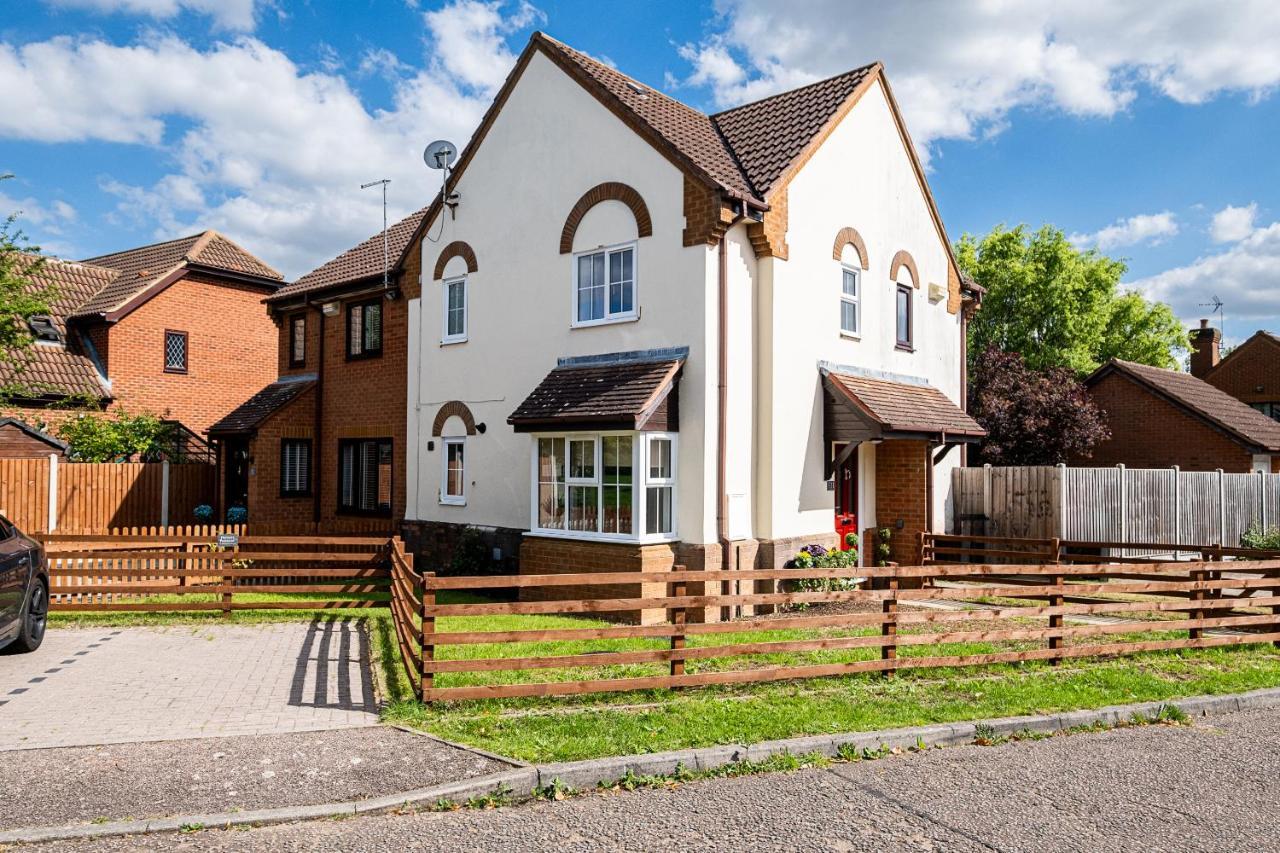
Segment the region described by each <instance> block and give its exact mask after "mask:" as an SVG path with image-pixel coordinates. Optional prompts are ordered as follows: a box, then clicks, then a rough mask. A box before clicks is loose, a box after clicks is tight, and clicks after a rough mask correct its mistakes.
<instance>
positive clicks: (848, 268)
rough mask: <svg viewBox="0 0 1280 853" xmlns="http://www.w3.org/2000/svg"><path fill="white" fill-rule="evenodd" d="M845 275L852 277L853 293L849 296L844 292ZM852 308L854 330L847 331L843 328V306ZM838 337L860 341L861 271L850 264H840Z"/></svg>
mask: <svg viewBox="0 0 1280 853" xmlns="http://www.w3.org/2000/svg"><path fill="white" fill-rule="evenodd" d="M846 275H852V276H853V290H854V293H853V295H852V296H850V295H849V294H848V293H845V290H844V277H845V276H846ZM845 305H852V306H853V325H854V330H853V331H849V330H848V329H846V328H845V327H844V306H845ZM839 323H840V336H841V337H844V338H852V339H853V340H855V341H856V340H861V339H862V270H860V269H858V268H857V267H855V266H853V265H852V264H845V263H842V264H840V318H839Z"/></svg>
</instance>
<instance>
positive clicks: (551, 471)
mask: <svg viewBox="0 0 1280 853" xmlns="http://www.w3.org/2000/svg"><path fill="white" fill-rule="evenodd" d="M675 454H676V437H675V435H674V434H670V433H646V432H608V433H565V434H561V435H539V436H536V437H535V438H534V441H533V477H532V481H533V482H532V485H533V494H532V502H533V512H532V519H531V522H530V527H531V528H532V529H533V530H534V531H535V532H537V533H543V534H549V535H554V536H565V537H570V538H575V539H605V540H625V541H633V542H650V541H653V542H658V541H669V540H671V539H673V538H675V534H676V525H675V501H676V494H675V492H676V488H675V487H676V480H675V464H676V455H675Z"/></svg>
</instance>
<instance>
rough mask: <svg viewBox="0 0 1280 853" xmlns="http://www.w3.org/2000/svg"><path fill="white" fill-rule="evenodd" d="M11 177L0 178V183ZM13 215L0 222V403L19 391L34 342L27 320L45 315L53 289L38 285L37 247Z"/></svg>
mask: <svg viewBox="0 0 1280 853" xmlns="http://www.w3.org/2000/svg"><path fill="white" fill-rule="evenodd" d="M11 177H12V175H0V181H3V180H5V179H7V178H11ZM17 219H18V214H17V213H11V214H9V215H8V216H6V217H5V218H4V219H3V220H0V402H3V401H4V399H5V398H6V397H8V396H12V395H13V394H14V393H16V392H18V391H20V390H21V389H22V387H23V386H22V381H21V371H22V367H23V364H24V355H25V354H26V352H27V351H28V349H29V348H30V347H31V345H32V344H33V343H34V342H35V338H34V337H33V336H32V334H31V329H30V328H29V327H28V326H27V320H28V319H29V318H30V317H32V316H34V315H36V314H48V313H50V311H51V310H52V309H51V308H50V305H49V302H50V299H51V298H52V296H53V289H52V287H50V286H49V285H45V284H41V283H40V281H39V279H38V275H39V272H40V267H41V264H42V261H41V260H40V259H39V257H38V256H37V255H36V253H38V252H39V247H37V246H33V245H31V244H30V243H29V242H28V241H27V238H26V235H24V234H23V233H22V230H21V229H20V228H18V226H17Z"/></svg>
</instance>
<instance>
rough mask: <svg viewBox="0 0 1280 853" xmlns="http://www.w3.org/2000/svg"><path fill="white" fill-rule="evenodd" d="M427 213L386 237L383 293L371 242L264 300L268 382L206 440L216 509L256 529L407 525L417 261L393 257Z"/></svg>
mask: <svg viewBox="0 0 1280 853" xmlns="http://www.w3.org/2000/svg"><path fill="white" fill-rule="evenodd" d="M424 212H425V211H419V212H417V213H415V214H413V215H411V216H409V217H407V218H405V219H404V220H402V221H400V222H398V223H396V224H395V225H393V226H392V227H391V228H390V229H389V231H388V235H387V237H388V245H389V248H390V257H391V260H392V263H393V264H394V265H395V266H394V269H393V270H392V277H391V278H390V280H389V282H388V284H389V287H384V285H383V268H384V261H383V240H382V234H380V233H379V234H377V235H375V236H373V237H370V238H369V239H368V240H366V241H364V242H363V243H361V244H360V245H358V246H355V247H354V248H352V249H350V250H348V251H346V252H343V253H342V254H341V255H339V256H338V257H336V258H334V259H333V260H331V261H329V262H327V263H325V264H323V265H322V266H320V267H318V268H317V269H315V270H312V271H311V272H309V273H307V274H306V275H304V276H302V277H301V278H299V279H298V280H297V281H294V282H292V283H290V284H287V285H286V286H284V287H282V288H281V289H280V290H279V291H277V292H276V293H275V294H273V295H272V296H271V297H270V298H269V299H268V300H267V312H266V313H264V315H263V316H264V317H269V319H268V321H267V322H269V323H271V324H273V325H272V329H273V334H274V335H275V338H274V342H273V352H272V356H271V358H272V361H271V367H272V370H271V375H270V376H269V377H267V378H266V379H265V380H263V381H262V382H261V384H260V385H259V386H257V387H255V388H254V389H253V391H254V392H255V393H252V394H251V395H250V394H245V395H243V396H242V397H241V399H240V401H238V402H240V404H241V405H239V406H238V407H237V408H235V409H234V410H233V411H231V412H229V413H228V414H227V415H226V416H225V417H224V418H222V419H221V420H220V421H219V422H218V423H216V424H214V426H213V428H212V429H210V431H209V435H210V438H211V439H213V440H215V441H216V442H217V444H218V446H219V448H220V453H219V457H220V460H221V462H220V465H221V466H222V470H221V472H220V483H221V490H222V493H223V503H222V505H223V506H224V507H226V506H234V505H237V504H239V505H244V506H246V507H247V508H248V509H249V513H250V518H251V519H252V520H254V521H257V522H265V523H299V522H301V523H322V524H325V525H329V526H337V527H340V526H342V524H343V523H344V522H348V523H350V526H352V527H355V528H362V527H366V526H369V525H371V524H377V523H378V522H379V521H382V520H385V526H387V527H392V526H394V525H395V524H396V523H398V522H399V520H401V519H403V518H404V505H405V482H404V470H405V462H404V453H405V424H406V418H407V415H406V411H405V399H406V383H407V378H406V377H407V372H406V365H407V358H408V351H407V341H408V319H407V317H408V312H407V302H408V300H409V299H414V298H416V297H417V295H418V266H417V261H416V258H417V257H418V256H417V253H413V254H412V256H410V257H405V258H403V259H402V255H404V254H405V249H406V247H407V246H408V245H409V238H410V237H411V236H412V235H413V233H414V232H415V230H416V229H417V226H418V224H419V223H420V222H421V220H422V216H423V213H424ZM397 261H400V262H399V263H397ZM273 380H274V381H273ZM246 398H247V399H246Z"/></svg>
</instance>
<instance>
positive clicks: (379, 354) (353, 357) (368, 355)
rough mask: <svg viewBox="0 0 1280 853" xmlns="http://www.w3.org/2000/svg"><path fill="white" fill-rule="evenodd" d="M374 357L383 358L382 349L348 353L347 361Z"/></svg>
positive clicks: (366, 359)
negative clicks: (353, 353) (355, 353)
mask: <svg viewBox="0 0 1280 853" xmlns="http://www.w3.org/2000/svg"><path fill="white" fill-rule="evenodd" d="M374 358H382V350H377V351H376V352H362V353H360V354H358V355H352V354H351V353H347V361H369V360H370V359H374Z"/></svg>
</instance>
